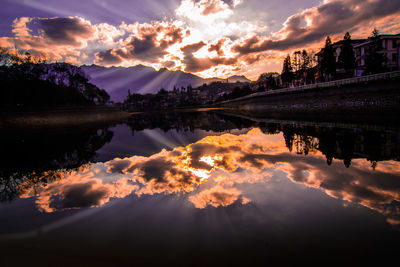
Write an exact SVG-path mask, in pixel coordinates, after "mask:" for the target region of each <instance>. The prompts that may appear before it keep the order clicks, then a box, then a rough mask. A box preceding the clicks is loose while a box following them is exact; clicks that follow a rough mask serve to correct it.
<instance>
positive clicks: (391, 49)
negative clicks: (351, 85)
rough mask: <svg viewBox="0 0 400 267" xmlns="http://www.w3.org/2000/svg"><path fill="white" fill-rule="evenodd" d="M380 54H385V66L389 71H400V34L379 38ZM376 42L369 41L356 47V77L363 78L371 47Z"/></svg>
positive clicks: (380, 36) (384, 35)
mask: <svg viewBox="0 0 400 267" xmlns="http://www.w3.org/2000/svg"><path fill="white" fill-rule="evenodd" d="M377 38H378V39H377V42H378V47H379V48H380V49H379V51H378V53H381V54H384V55H385V57H386V62H385V63H384V66H385V67H386V69H387V70H388V71H394V70H399V69H400V60H399V52H400V33H399V34H383V35H379V36H378V37H377ZM374 41H375V40H372V39H368V40H366V41H365V42H363V43H360V44H357V45H355V46H354V51H355V56H356V66H357V67H356V76H362V75H363V73H364V71H365V67H366V58H367V57H368V54H369V52H370V49H371V46H372V45H373V42H374Z"/></svg>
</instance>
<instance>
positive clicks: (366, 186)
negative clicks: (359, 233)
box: [21, 129, 400, 223]
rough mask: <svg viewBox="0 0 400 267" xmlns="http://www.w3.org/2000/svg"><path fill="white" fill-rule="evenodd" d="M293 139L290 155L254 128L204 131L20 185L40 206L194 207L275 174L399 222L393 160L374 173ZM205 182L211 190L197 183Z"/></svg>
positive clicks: (364, 164) (276, 139)
mask: <svg viewBox="0 0 400 267" xmlns="http://www.w3.org/2000/svg"><path fill="white" fill-rule="evenodd" d="M302 142H304V143H305V142H307V144H309V145H308V146H309V148H306V147H304V146H303V145H302ZM293 143H294V144H295V146H296V153H289V152H288V148H287V146H288V145H290V144H287V143H285V138H284V136H283V135H282V134H279V135H266V134H264V133H262V132H261V130H259V129H253V130H251V131H249V132H248V133H246V134H241V135H233V134H224V135H221V136H208V137H205V138H203V139H202V140H199V141H198V142H196V143H193V144H189V145H188V146H186V147H177V148H174V149H173V150H171V151H167V150H162V151H161V152H160V153H157V154H154V155H152V156H150V157H139V156H134V157H130V158H125V159H118V158H117V159H114V160H112V161H109V162H106V163H105V164H102V163H98V164H95V165H92V166H89V167H87V168H86V169H83V170H78V171H75V172H72V173H63V172H60V174H59V175H58V176H57V175H56V178H54V179H52V180H50V181H49V182H48V183H47V184H45V185H43V186H41V185H35V186H32V184H31V183H27V184H25V185H21V187H22V188H25V190H22V191H21V192H23V193H22V197H32V196H36V197H37V198H36V204H37V205H38V207H39V209H40V210H42V211H46V212H52V211H54V210H57V209H64V208H77V207H90V206H101V205H104V204H105V203H107V202H109V201H110V199H111V198H120V197H125V196H127V195H129V194H136V195H137V196H141V195H153V194H189V196H188V198H189V201H191V202H192V203H193V204H194V206H195V207H197V208H204V207H206V206H208V205H211V206H213V207H218V206H228V205H231V204H233V203H235V202H236V201H239V200H241V203H242V204H246V203H248V202H249V201H250V200H249V199H248V198H246V197H244V196H243V193H242V190H239V189H238V188H237V187H238V186H241V185H243V184H248V185H249V184H260V183H262V184H267V183H268V182H269V180H270V179H271V178H272V177H274V176H275V175H277V173H278V172H279V173H284V174H285V176H286V177H287V178H288V179H290V180H291V181H292V182H294V183H298V184H303V185H305V186H308V187H313V188H317V189H320V190H322V191H323V192H325V193H326V194H327V195H329V196H331V197H333V198H338V199H343V200H344V201H348V202H353V203H357V204H360V205H362V206H365V207H368V208H370V209H373V210H376V211H378V212H380V213H382V214H384V215H385V216H387V218H388V221H389V222H393V223H395V222H397V221H399V220H400V209H399V206H398V203H400V191H399V188H400V186H399V185H400V180H399V173H400V163H399V162H396V161H385V162H382V163H380V164H378V166H377V167H376V169H375V170H374V171H372V169H371V166H370V163H369V162H368V161H367V160H365V159H354V160H353V161H352V165H351V167H350V168H345V167H344V166H343V165H342V164H340V165H339V162H334V163H333V165H334V166H329V165H328V164H326V160H325V156H324V155H323V154H322V153H321V152H320V151H318V150H317V149H316V148H317V147H318V140H317V139H312V138H306V139H304V138H301V137H296V136H295V140H294V142H293ZM290 146H291V145H290ZM298 153H302V154H307V158H304V156H303V155H299V154H298ZM40 180H41V181H42V180H44V179H40ZM203 184H207V186H206V187H208V188H209V189H204V190H201V189H199V187H200V185H203ZM210 186H211V188H210ZM244 193H246V192H245V191H244Z"/></svg>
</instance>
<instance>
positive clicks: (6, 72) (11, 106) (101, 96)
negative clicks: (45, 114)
mask: <svg viewBox="0 0 400 267" xmlns="http://www.w3.org/2000/svg"><path fill="white" fill-rule="evenodd" d="M0 83H1V89H0V110H3V111H4V110H24V109H31V108H40V107H52V106H68V105H70V106H74V105H94V104H104V103H106V102H107V101H108V100H109V98H110V97H109V95H108V94H107V92H106V91H105V90H101V89H99V88H98V87H96V86H95V85H93V84H91V83H89V82H88V77H86V75H85V74H84V73H83V72H82V71H81V70H80V69H79V68H78V67H76V66H73V65H70V64H67V63H51V64H47V63H43V61H40V62H39V61H33V60H32V59H31V57H27V56H26V57H25V58H21V57H18V55H9V54H7V50H4V49H1V51H0Z"/></svg>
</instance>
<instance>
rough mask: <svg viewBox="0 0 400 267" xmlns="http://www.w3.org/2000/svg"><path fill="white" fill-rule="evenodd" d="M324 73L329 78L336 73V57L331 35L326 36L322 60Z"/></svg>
mask: <svg viewBox="0 0 400 267" xmlns="http://www.w3.org/2000/svg"><path fill="white" fill-rule="evenodd" d="M321 68H322V73H323V76H324V77H325V78H327V79H328V80H330V79H332V78H334V77H335V74H336V57H335V49H334V48H333V44H332V40H331V37H329V36H328V37H326V41H325V47H324V52H323V54H322V61H321Z"/></svg>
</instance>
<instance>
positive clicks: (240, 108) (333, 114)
mask: <svg viewBox="0 0 400 267" xmlns="http://www.w3.org/2000/svg"><path fill="white" fill-rule="evenodd" d="M218 106H219V107H225V108H229V109H231V111H233V112H235V113H240V114H245V115H251V116H268V117H275V118H285V119H287V118H290V119H296V118H313V119H324V120H334V121H358V120H368V121H371V120H372V121H382V122H385V123H391V122H395V121H396V122H397V123H398V122H399V121H400V119H399V118H398V115H397V114H399V113H400V80H399V79H395V80H382V81H374V82H368V83H365V84H357V85H346V86H340V87H337V86H334V87H329V88H315V89H311V90H306V91H295V92H282V93H279V94H273V95H264V96H255V97H253V98H247V99H241V100H238V101H230V102H226V103H220V104H219V105H218Z"/></svg>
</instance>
